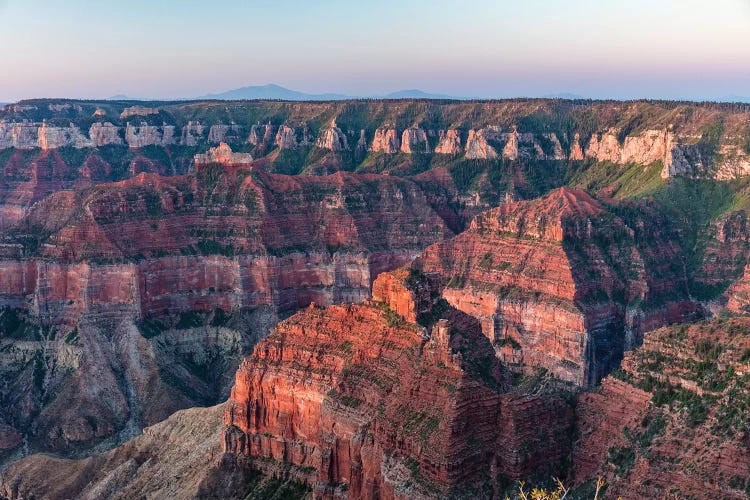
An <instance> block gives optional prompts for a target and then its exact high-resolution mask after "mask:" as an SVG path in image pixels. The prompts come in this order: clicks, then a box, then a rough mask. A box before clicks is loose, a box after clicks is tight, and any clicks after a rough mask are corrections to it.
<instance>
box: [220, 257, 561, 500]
mask: <svg viewBox="0 0 750 500" xmlns="http://www.w3.org/2000/svg"><path fill="white" fill-rule="evenodd" d="M410 276H411V275H410V273H409V272H407V271H403V270H402V271H399V272H397V273H394V274H393V275H389V274H388V273H386V274H383V275H381V276H380V277H379V278H378V279H377V280H376V282H375V285H374V290H378V291H379V292H378V296H381V295H380V294H381V292H382V293H383V294H385V295H384V296H383V298H385V299H386V300H387V301H388V302H385V303H381V302H368V303H365V304H361V305H350V306H329V307H327V308H325V309H319V308H313V307H311V308H309V309H305V310H303V311H300V312H298V313H297V314H295V315H294V316H292V317H291V318H289V319H288V320H286V321H284V322H282V323H280V324H279V325H278V326H277V328H276V329H275V330H274V331H273V332H272V333H271V335H269V337H267V338H266V339H265V340H263V341H262V342H261V343H259V344H258V345H257V346H256V348H255V350H254V352H253V354H252V355H251V356H249V357H247V358H246V359H245V361H243V363H242V365H241V366H240V368H239V370H238V371H237V376H236V380H235V385H234V387H233V389H232V395H231V398H230V400H229V403H228V406H227V410H226V413H225V423H226V429H225V431H224V435H223V446H224V449H225V451H227V452H229V453H231V454H236V455H240V456H245V457H248V458H249V459H250V460H251V463H252V464H253V466H254V467H258V468H260V469H261V470H264V471H265V472H267V473H271V469H272V468H273V467H272V465H271V464H273V463H279V462H280V463H282V464H283V465H284V466H285V468H286V470H288V472H289V473H290V474H291V475H292V477H294V478H295V479H296V480H298V481H300V482H304V483H306V484H308V485H310V486H311V487H312V488H313V490H314V491H316V492H318V495H319V496H320V497H322V498H337V497H339V496H348V497H349V498H429V497H431V496H433V497H434V496H435V495H436V494H437V495H439V496H443V495H446V494H448V492H453V493H454V494H455V493H458V492H460V491H462V489H464V488H467V487H469V486H468V485H469V484H474V482H475V481H480V482H481V481H484V479H481V478H482V477H483V474H485V473H486V472H487V471H489V470H490V469H492V470H495V471H497V472H498V473H501V474H503V475H505V476H507V477H521V476H523V475H524V474H531V473H534V472H535V471H551V470H553V469H554V468H555V466H556V464H557V463H559V459H560V458H561V457H562V456H563V454H564V453H565V450H569V449H570V442H571V441H570V437H571V436H572V434H571V430H572V422H573V420H572V416H573V412H572V407H571V406H570V405H569V404H568V403H566V402H565V401H564V400H563V399H561V398H558V397H555V396H553V397H546V398H541V397H530V396H523V395H521V394H518V393H515V392H513V391H512V390H511V388H510V384H509V383H508V382H509V378H508V373H507V372H506V371H505V370H504V369H503V367H502V366H501V365H500V364H499V362H498V361H497V359H496V357H495V355H494V351H493V349H492V347H491V345H490V343H489V342H488V341H487V339H486V338H485V337H483V336H482V334H481V328H480V326H479V324H478V322H477V321H476V320H475V319H473V318H471V317H469V316H467V315H465V314H462V313H460V312H458V311H456V310H450V309H448V310H446V309H443V310H442V311H441V312H438V311H434V318H439V317H441V316H443V317H444V319H438V320H435V319H434V318H432V319H431V320H430V321H432V323H431V324H427V323H426V324H427V327H424V326H422V325H420V324H418V323H415V322H412V321H409V318H405V317H402V316H400V315H399V313H397V312H396V310H403V311H404V312H407V315H410V314H411V312H413V311H416V310H421V311H422V312H424V313H429V312H431V311H433V310H434V309H433V308H434V307H436V304H435V303H430V301H431V300H434V298H435V296H434V295H433V294H431V293H430V290H429V286H430V285H429V283H427V282H422V283H415V282H416V281H421V280H422V279H423V278H417V277H414V276H411V278H410ZM412 286H416V290H411V291H410V287H412ZM425 291H426V294H423V292H425ZM412 292H415V293H416V295H413V294H412ZM415 299H416V300H418V301H421V300H426V301H427V302H422V303H420V304H411V305H409V302H410V301H413V300H415ZM314 353H324V354H323V355H322V356H315V355H314ZM479 366H484V367H486V369H484V371H478V370H477V367H479ZM311 373H312V374H313V375H312V376H311V375H310V374H311ZM524 443H525V444H524ZM264 464H268V465H264ZM420 478H421V479H420ZM485 486H486V487H488V488H490V489H491V488H492V483H491V481H490V482H488V483H487V484H486V485H485ZM429 492H432V493H429Z"/></svg>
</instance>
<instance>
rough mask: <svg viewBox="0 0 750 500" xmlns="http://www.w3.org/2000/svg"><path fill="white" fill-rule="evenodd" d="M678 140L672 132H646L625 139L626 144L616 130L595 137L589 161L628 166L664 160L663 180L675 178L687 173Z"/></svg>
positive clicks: (587, 153)
mask: <svg viewBox="0 0 750 500" xmlns="http://www.w3.org/2000/svg"><path fill="white" fill-rule="evenodd" d="M682 156H683V154H682V153H681V151H680V149H679V147H678V145H677V139H676V137H675V135H674V133H673V132H672V131H671V130H667V129H664V130H645V131H643V132H641V133H640V134H638V135H629V136H627V137H625V141H624V143H623V144H620V141H619V139H618V137H617V131H616V130H612V131H608V132H605V133H602V134H594V135H593V136H592V137H591V141H590V142H589V145H588V146H587V147H586V158H594V159H596V160H597V161H609V162H612V163H619V164H628V163H637V164H640V165H650V164H651V163H654V162H657V161H660V162H662V164H663V170H662V173H661V176H662V178H663V179H666V178H667V177H672V176H674V175H675V173H677V172H681V173H684V171H685V166H684V164H685V163H687V162H686V161H684V160H682V159H681V158H682Z"/></svg>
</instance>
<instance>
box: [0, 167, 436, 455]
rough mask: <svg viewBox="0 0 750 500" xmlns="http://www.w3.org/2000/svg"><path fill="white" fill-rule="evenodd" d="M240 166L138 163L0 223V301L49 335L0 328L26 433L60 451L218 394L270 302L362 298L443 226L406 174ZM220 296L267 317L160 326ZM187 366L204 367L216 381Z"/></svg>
mask: <svg viewBox="0 0 750 500" xmlns="http://www.w3.org/2000/svg"><path fill="white" fill-rule="evenodd" d="M49 154H53V153H49ZM248 173H249V172H247V171H245V172H242V171H241V170H240V169H237V168H231V169H223V168H222V167H219V166H212V167H206V168H202V169H200V170H199V171H197V172H196V173H195V174H194V175H190V176H185V177H172V178H162V177H159V176H155V175H145V174H143V175H139V176H137V177H135V178H133V179H130V180H127V181H123V182H120V183H114V184H108V185H102V186H98V187H92V188H90V189H87V190H83V191H75V192H72V191H66V192H60V193H56V194H54V195H52V196H50V197H47V198H46V199H44V200H42V201H40V202H38V203H37V204H35V205H34V208H33V210H31V211H30V213H29V214H28V217H27V218H25V219H24V220H23V221H21V222H20V223H19V224H18V225H17V226H16V227H15V229H14V230H13V231H11V232H10V236H9V238H10V241H19V242H20V243H14V244H12V245H8V246H7V247H4V248H3V252H4V258H1V259H0V307H11V308H13V310H14V311H17V312H18V314H20V315H21V316H22V317H24V318H26V319H27V320H28V322H29V324H31V325H33V328H34V329H33V330H30V331H32V332H41V331H42V330H38V328H41V326H45V327H48V328H49V329H48V330H43V331H44V335H46V336H49V338H47V337H44V338H43V340H40V337H39V336H36V334H33V335H32V334H31V333H29V334H28V335H27V337H28V338H27V337H24V338H23V339H10V340H9V341H8V342H4V340H2V339H0V344H2V346H0V352H5V351H2V349H6V348H7V349H8V350H9V351H8V352H10V353H11V354H10V357H9V367H8V366H5V364H4V363H3V366H4V367H5V368H9V369H8V371H7V372H6V373H5V375H4V377H7V380H9V381H10V382H9V385H8V387H10V388H11V389H10V390H8V391H7V392H4V391H3V390H1V389H0V401H2V405H0V406H3V409H2V410H0V418H2V417H3V416H7V415H4V413H5V412H6V410H7V411H8V412H10V413H11V414H14V415H25V416H24V417H23V419H20V421H18V422H17V421H15V420H14V421H12V422H10V423H11V424H12V425H14V427H17V428H18V429H22V430H23V431H24V432H29V433H30V434H29V436H30V438H31V440H32V442H33V443H34V444H35V445H38V446H40V447H41V449H47V450H50V449H51V450H55V451H71V450H77V449H82V448H85V447H87V446H91V445H93V444H96V443H97V442H98V441H100V440H101V439H103V438H106V437H109V436H111V435H112V434H115V433H118V432H120V431H123V429H125V428H126V427H127V428H137V427H138V426H139V425H142V424H143V423H154V422H155V421H158V420H159V419H161V418H164V417H165V416H166V415H167V414H169V412H171V411H174V410H176V409H178V408H180V407H185V406H188V405H194V404H208V403H211V402H214V401H216V398H217V397H218V396H219V395H220V394H221V391H222V390H223V389H222V387H223V386H222V384H223V383H222V382H221V380H225V381H228V380H229V379H226V378H224V377H223V373H222V370H228V371H230V372H233V371H234V369H235V368H236V364H234V363H235V362H234V361H233V359H236V357H237V356H238V355H240V354H242V351H243V349H247V348H248V347H249V346H252V344H253V343H254V342H255V341H256V340H257V338H258V337H260V336H262V335H263V333H264V328H267V326H263V325H265V324H267V323H268V322H270V321H272V318H273V317H275V314H276V313H282V314H283V313H287V312H293V311H294V310H296V309H297V308H299V307H304V306H307V305H308V304H310V303H311V302H315V303H317V304H332V303H342V302H361V301H363V300H365V299H366V298H367V297H369V294H370V287H371V283H372V280H373V279H374V277H375V276H377V275H378V274H379V273H381V272H383V271H387V270H391V269H394V268H396V267H399V266H401V265H403V264H404V263H406V262H408V261H409V260H410V259H411V258H412V257H413V256H415V255H416V254H418V253H419V251H421V249H422V248H423V246H424V245H426V244H428V243H430V242H434V241H437V240H439V239H442V238H444V237H445V236H447V235H450V234H451V232H450V230H449V229H447V228H446V226H445V224H444V223H443V221H442V219H441V218H440V217H439V216H438V215H437V214H436V213H435V212H434V211H433V210H432V208H431V207H430V205H429V203H428V202H427V200H426V199H425V197H424V194H423V193H422V192H421V190H420V189H419V188H418V187H417V185H416V184H414V183H412V182H409V181H404V180H401V179H397V178H387V177H385V178H383V177H378V176H374V175H355V174H343V173H340V174H336V175H333V176H329V177H314V178H304V177H303V178H294V177H288V176H278V175H271V174H266V173H263V172H254V173H252V174H251V175H249V176H248ZM376 212H377V213H376ZM32 228H33V229H32ZM31 238H34V239H31ZM217 309H219V310H223V311H226V312H227V314H230V313H231V314H233V315H234V316H235V317H238V318H239V317H241V318H242V319H241V321H243V322H244V321H245V316H246V314H247V313H249V312H250V311H256V312H257V314H258V315H261V316H262V314H266V315H269V316H271V319H269V320H268V321H266V322H262V323H263V325H261V326H259V327H257V328H256V327H252V328H250V327H248V326H242V327H241V328H240V327H236V328H235V329H234V330H231V331H223V330H221V329H219V330H217V328H218V327H217V328H210V329H207V330H199V331H198V332H194V331H192V330H190V331H189V332H188V331H186V330H189V328H187V327H184V326H183V327H181V328H182V329H181V330H178V331H177V332H176V333H163V331H165V330H169V329H170V326H169V325H175V324H177V323H178V322H179V321H180V320H181V318H183V317H187V318H190V317H191V315H196V314H198V315H201V314H202V315H203V316H202V317H207V315H211V314H214V311H216V310H217ZM0 311H2V310H0ZM263 311H268V312H267V313H264V312H263ZM250 314H255V313H250ZM154 321H155V322H156V325H157V326H156V327H154V329H155V330H156V331H155V332H154V331H151V330H149V329H144V328H145V327H144V326H143V324H146V325H149V324H151V323H149V322H154ZM159 325H161V326H159ZM188 326H189V325H188ZM14 328H15V327H14ZM149 328H151V327H149ZM105 332H108V333H107V334H105ZM180 332H182V333H180ZM238 332H239V333H238ZM25 335H26V334H25ZM39 335H41V333H40V334H39ZM153 335H158V337H157V338H156V339H155V340H154V341H151V340H150V336H153ZM175 345H177V346H179V348H178V347H173V346H175ZM212 346H214V347H212ZM42 355H44V356H45V358H42V357H41V356H42ZM36 356H39V361H34V359H35V357H36ZM212 356H214V357H216V358H217V359H221V361H220V362H218V361H217V362H216V363H215V368H212V366H214V365H211V364H209V363H210V360H211V359H212V358H211V357H212ZM186 358H187V361H182V360H184V359H186ZM41 359H46V360H47V361H46V363H45V364H42V362H41ZM238 361H239V360H237V363H238ZM195 366H200V367H202V368H200V369H204V368H205V369H211V370H215V371H216V373H215V374H214V375H212V376H215V378H216V379H218V381H217V382H215V383H216V387H214V386H212V385H210V384H209V382H207V381H206V380H205V377H206V376H205V374H204V375H201V373H200V372H199V373H198V374H196V373H194V371H195V370H196V368H194V367H195ZM191 368H192V370H193V371H191ZM211 373H213V372H211ZM35 377H36V378H35ZM202 377H203V378H202ZM166 381H170V382H171V383H169V384H168V383H165V382H166ZM174 381H176V382H174ZM211 383H212V384H213V383H214V382H211ZM35 384H36V385H35ZM45 391H50V392H49V395H48V396H46V397H43V396H42V395H43V394H44V393H45ZM129 426H131V427H129ZM123 432H124V431H123Z"/></svg>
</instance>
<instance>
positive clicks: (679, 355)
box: [573, 318, 750, 499]
mask: <svg viewBox="0 0 750 500" xmlns="http://www.w3.org/2000/svg"><path fill="white" fill-rule="evenodd" d="M748 332H750V322H749V321H748V319H747V318H733V319H726V320H722V319H719V320H714V321H711V322H708V323H705V324H699V325H694V326H690V327H669V328H664V329H660V330H657V331H655V332H652V333H649V334H648V335H646V338H645V340H644V344H643V347H642V348H640V349H638V350H636V351H634V352H632V353H628V354H627V355H626V357H625V360H624V361H623V363H622V367H623V370H622V371H621V372H618V379H615V378H613V377H609V378H607V379H605V380H604V382H603V384H602V387H601V389H599V390H598V391H597V392H596V393H593V394H585V395H583V396H581V399H580V401H579V404H578V410H577V413H578V422H579V423H578V426H579V428H580V432H581V440H580V441H579V442H578V443H577V445H576V451H575V452H574V455H573V464H574V469H575V475H576V480H577V481H578V482H583V481H585V480H587V479H590V478H592V477H595V476H596V475H597V474H601V475H604V477H605V479H606V480H607V482H608V483H609V488H608V490H607V494H608V495H614V496H622V498H625V499H630V498H632V499H636V498H661V497H664V496H668V495H674V496H675V497H683V496H688V495H694V496H698V497H700V498H719V497H721V498H746V495H747V489H746V488H747V484H748V481H750V469H748V467H747V464H748V463H749V461H750V448H748V443H747V430H746V424H747V419H748V411H750V407H748V404H747V397H748V391H749V390H750V389H749V388H748V387H747V377H746V376H743V375H745V374H746V373H747V372H748V364H747V359H744V358H743V353H745V352H750V351H749V350H748V348H749V346H750V336H748Z"/></svg>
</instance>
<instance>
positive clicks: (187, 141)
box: [180, 121, 204, 146]
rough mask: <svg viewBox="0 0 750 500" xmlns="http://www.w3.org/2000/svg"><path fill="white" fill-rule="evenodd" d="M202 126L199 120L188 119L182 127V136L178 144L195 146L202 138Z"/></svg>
mask: <svg viewBox="0 0 750 500" xmlns="http://www.w3.org/2000/svg"><path fill="white" fill-rule="evenodd" d="M203 131H204V127H203V125H201V122H193V121H189V122H187V124H186V125H185V126H184V127H182V136H181V139H180V144H183V145H185V146H195V145H196V144H198V143H199V142H200V141H202V140H203Z"/></svg>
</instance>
